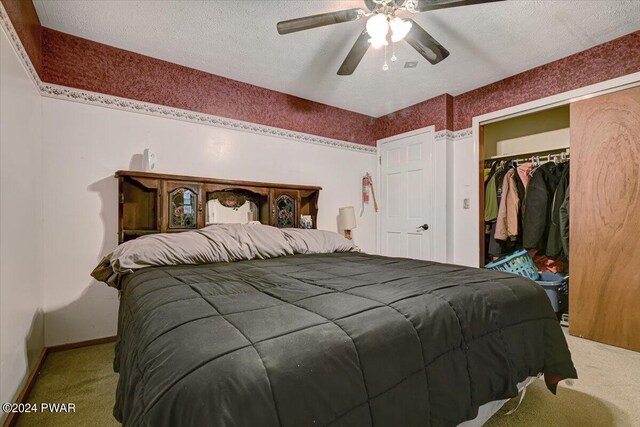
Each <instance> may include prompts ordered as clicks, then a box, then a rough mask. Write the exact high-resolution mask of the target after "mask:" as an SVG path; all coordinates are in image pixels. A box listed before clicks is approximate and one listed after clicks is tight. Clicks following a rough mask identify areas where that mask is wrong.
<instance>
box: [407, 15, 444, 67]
mask: <svg viewBox="0 0 640 427" xmlns="http://www.w3.org/2000/svg"><path fill="white" fill-rule="evenodd" d="M408 21H410V22H411V30H409V33H408V34H407V35H406V37H405V38H404V39H405V40H406V41H407V43H409V44H410V45H411V47H413V48H414V49H415V50H417V51H418V53H419V54H420V55H422V56H424V57H425V59H426V60H427V61H429V62H431V63H432V64H433V65H435V64H437V63H438V62H440V61H442V60H443V59H445V58H446V57H447V56H449V51H448V50H447V49H445V48H444V47H442V45H441V44H440V43H438V41H437V40H436V39H434V38H433V37H431V35H430V34H429V33H427V32H426V31H425V30H424V29H423V28H422V27H421V26H420V25H418V24H416V22H415V21H414V20H413V19H408Z"/></svg>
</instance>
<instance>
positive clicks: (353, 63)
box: [338, 30, 369, 76]
mask: <svg viewBox="0 0 640 427" xmlns="http://www.w3.org/2000/svg"><path fill="white" fill-rule="evenodd" d="M367 49H369V34H368V33H367V30H364V31H363V32H362V34H360V36H358V39H357V40H356V42H355V43H354V44H353V47H352V48H351V50H350V51H349V53H348V54H347V57H346V58H345V59H344V61H343V62H342V65H341V66H340V69H339V70H338V75H339V76H350V75H351V74H353V72H354V71H355V70H356V68H357V67H358V64H360V61H362V58H364V54H365V53H367Z"/></svg>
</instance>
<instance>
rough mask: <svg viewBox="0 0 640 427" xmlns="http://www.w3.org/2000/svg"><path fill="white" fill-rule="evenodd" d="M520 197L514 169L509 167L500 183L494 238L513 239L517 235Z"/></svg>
mask: <svg viewBox="0 0 640 427" xmlns="http://www.w3.org/2000/svg"><path fill="white" fill-rule="evenodd" d="M519 216H520V198H519V196H518V187H517V184H516V171H515V170H514V169H509V170H508V171H507V173H506V174H505V176H504V180H503V184H502V197H501V199H500V208H499V209H498V217H497V219H496V229H495V234H494V237H495V238H496V240H505V241H506V240H515V239H516V238H517V237H518V225H519V224H518V222H519V221H518V218H519Z"/></svg>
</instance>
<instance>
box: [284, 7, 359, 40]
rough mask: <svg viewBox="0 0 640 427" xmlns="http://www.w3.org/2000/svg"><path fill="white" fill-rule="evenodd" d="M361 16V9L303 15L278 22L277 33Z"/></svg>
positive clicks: (330, 23)
mask: <svg viewBox="0 0 640 427" xmlns="http://www.w3.org/2000/svg"><path fill="white" fill-rule="evenodd" d="M363 16H364V10H362V9H347V10H339V11H337V12H329V13H321V14H319V15H311V16H305V17H304V18H296V19H289V20H288V21H281V22H278V33H280V34H289V33H295V32H296V31H304V30H310V29H312V28H318V27H324V26H325V25H333V24H340V23H342V22H349V21H355V20H357V19H360V18H361V17H363Z"/></svg>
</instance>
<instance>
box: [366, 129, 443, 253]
mask: <svg viewBox="0 0 640 427" xmlns="http://www.w3.org/2000/svg"><path fill="white" fill-rule="evenodd" d="M421 134H426V137H427V138H428V139H427V142H428V143H429V144H431V145H432V148H433V151H432V153H433V156H432V159H433V160H432V161H433V165H429V166H430V168H429V169H430V171H429V172H430V175H431V176H430V178H431V185H432V187H433V188H432V191H431V197H432V200H431V201H430V206H431V212H430V217H431V222H432V227H431V230H432V231H433V239H432V243H431V245H432V247H431V253H432V254H433V255H434V261H440V262H446V261H448V259H447V258H448V255H447V216H448V212H447V191H446V189H447V174H446V172H447V165H448V161H447V147H446V144H445V143H437V142H436V135H435V134H436V127H435V125H431V126H427V127H423V128H420V129H415V130H412V131H409V132H404V133H400V134H397V135H393V136H389V137H387V138H383V139H379V140H377V141H376V149H377V152H376V157H377V162H376V163H377V164H376V175H377V177H378V183H377V189H379V197H378V207H379V209H380V212H382V211H383V209H385V194H384V193H383V191H382V182H381V180H382V161H381V148H382V146H383V145H384V144H386V143H388V142H393V141H397V140H400V139H405V138H409V137H412V136H416V135H421ZM440 157H442V158H443V160H445V161H442V162H438V161H436V159H439V158H440ZM439 172H440V173H439ZM374 184H375V182H374ZM436 206H442V209H441V210H440V211H438V210H437V209H436ZM376 233H377V236H378V238H377V239H376V252H377V253H378V254H380V253H381V248H382V242H381V240H382V220H381V215H377V216H376Z"/></svg>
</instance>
